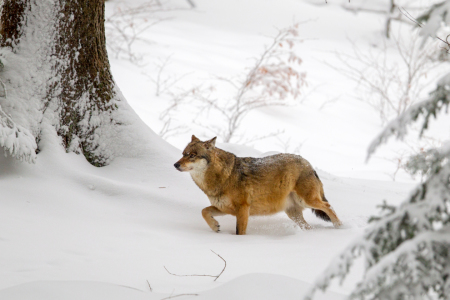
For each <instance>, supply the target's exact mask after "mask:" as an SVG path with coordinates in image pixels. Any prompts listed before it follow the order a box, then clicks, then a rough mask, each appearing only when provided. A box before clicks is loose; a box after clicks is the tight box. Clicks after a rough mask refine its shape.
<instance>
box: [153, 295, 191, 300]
mask: <svg viewBox="0 0 450 300" xmlns="http://www.w3.org/2000/svg"><path fill="white" fill-rule="evenodd" d="M180 296H198V294H179V295H174V296H169V297H166V298H162V299H161V300H166V299H172V298H176V297H180Z"/></svg>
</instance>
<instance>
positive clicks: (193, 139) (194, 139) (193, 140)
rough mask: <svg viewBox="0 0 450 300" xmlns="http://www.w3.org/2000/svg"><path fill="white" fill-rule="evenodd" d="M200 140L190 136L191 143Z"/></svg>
mask: <svg viewBox="0 0 450 300" xmlns="http://www.w3.org/2000/svg"><path fill="white" fill-rule="evenodd" d="M199 141H200V140H199V139H198V138H197V137H196V136H195V135H192V140H191V143H192V142H199Z"/></svg>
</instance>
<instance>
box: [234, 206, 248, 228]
mask: <svg viewBox="0 0 450 300" xmlns="http://www.w3.org/2000/svg"><path fill="white" fill-rule="evenodd" d="M249 215H250V205H247V204H244V205H241V206H239V207H238V208H237V213H236V235H242V234H245V233H246V232H247V224H248V216H249Z"/></svg>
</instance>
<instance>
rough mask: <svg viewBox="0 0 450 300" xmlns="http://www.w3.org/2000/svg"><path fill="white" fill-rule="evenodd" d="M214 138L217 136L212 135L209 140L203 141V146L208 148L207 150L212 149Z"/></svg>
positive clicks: (214, 144) (214, 143)
mask: <svg viewBox="0 0 450 300" xmlns="http://www.w3.org/2000/svg"><path fill="white" fill-rule="evenodd" d="M216 139H217V136H216V137H213V138H212V139H210V140H209V141H206V142H205V148H206V149H208V150H209V149H214V147H215V146H216Z"/></svg>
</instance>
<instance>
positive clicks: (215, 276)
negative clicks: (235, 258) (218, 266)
mask: <svg viewBox="0 0 450 300" xmlns="http://www.w3.org/2000/svg"><path fill="white" fill-rule="evenodd" d="M211 252H212V253H214V254H215V255H217V256H218V257H220V258H221V259H222V260H223V262H224V263H225V266H224V267H223V269H222V272H220V273H219V275H204V274H202V275H197V274H188V275H179V274H174V273H171V272H170V271H169V270H167V268H166V266H164V269H166V271H167V273H169V274H170V275H173V276H179V277H186V276H202V277H214V278H215V279H214V281H216V280H217V279H218V278H219V277H220V275H222V273H223V272H224V271H225V268H226V267H227V261H226V260H225V259H223V257H222V256H220V255H219V254H217V253H216V252H214V251H212V250H211ZM165 299H169V298H165ZM161 300H162V299H161Z"/></svg>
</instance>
